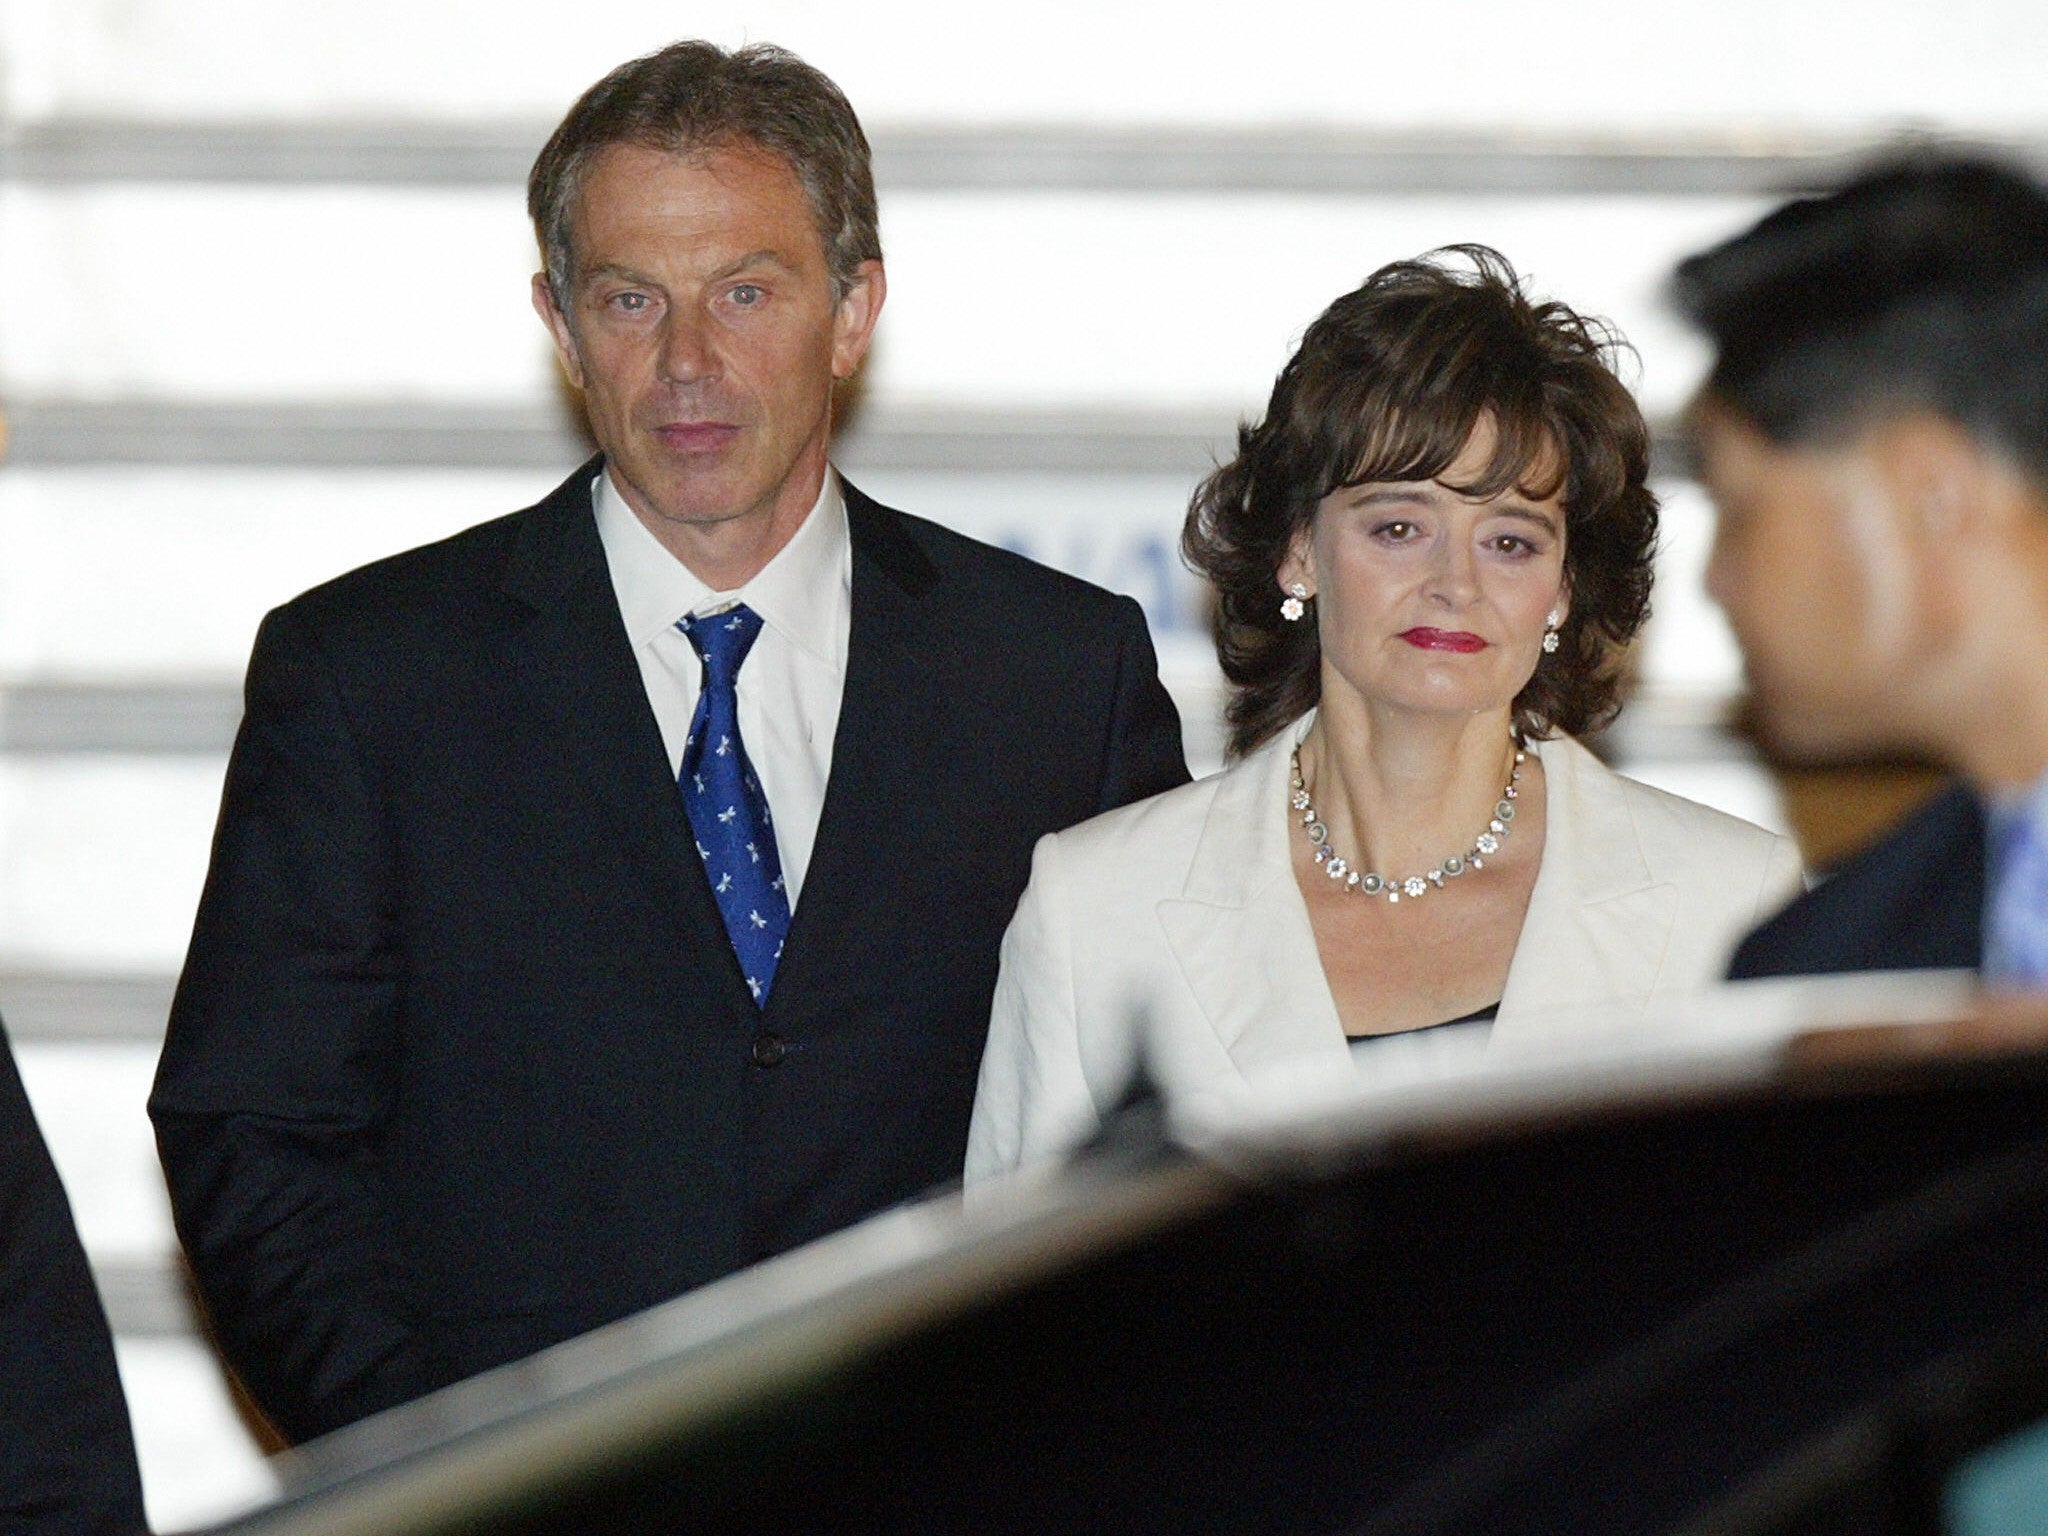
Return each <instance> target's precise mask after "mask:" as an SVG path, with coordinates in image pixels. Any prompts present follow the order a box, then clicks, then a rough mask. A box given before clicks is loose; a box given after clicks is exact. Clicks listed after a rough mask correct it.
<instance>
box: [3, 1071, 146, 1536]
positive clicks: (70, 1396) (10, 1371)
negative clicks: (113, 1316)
mask: <svg viewBox="0 0 2048 1536" xmlns="http://www.w3.org/2000/svg"><path fill="white" fill-rule="evenodd" d="M142 1528H143V1520H142V1481H141V1478H140V1476H139V1474H138V1473H137V1472H136V1469H135V1442H134V1440H133V1439H132V1438H131V1436H130V1434H129V1429H128V1404H127V1401H126V1399H125V1398H123V1397H122V1395H121V1380H120V1378H119V1377H118V1376H116V1375H115V1374H114V1345H113V1340H112V1339H110V1338H109V1337H108V1336H107V1318H106V1314H105V1313H104V1312H103V1311H101V1310H100V1297H99V1292H98V1291H96V1290H94V1289H93V1283H92V1275H91V1273H90V1272H89V1271H88V1270H87V1269H86V1267H85V1250H84V1249H83V1248H81V1247H79V1245H78V1232H77V1230H76V1229H75V1228H74V1227H73V1226H72V1225H71V1206H70V1204H69V1202H67V1201H66V1200H65V1198H64V1186H63V1185H62V1184H60V1183H59V1182H58V1181H57V1170H56V1168H55V1167H54V1166H53V1165H52V1164H51V1162H50V1153H49V1149H48V1148H47V1147H45V1146H44V1145H43V1138H42V1134H41V1133H40V1132H39V1131H38V1130H37V1129H36V1122H35V1116H34V1114H32V1113H31V1112H30V1110H29V1104H28V1096H27V1095H26V1094H25V1093H23V1092H22V1087H21V1075H20V1074H19V1073H18V1072H17V1071H16V1070H15V1067H14V1055H13V1053H12V1052H11V1051H10V1050H9V1049H8V1047H7V1039H6V1036H5V1035H0V1532H8V1533H12V1532H20V1533H23V1536H27V1533H29V1532H34V1533H36V1536H88V1533H90V1536H114V1533H120V1536H132V1533H134V1532H137V1531H140V1530H141V1529H142Z"/></svg>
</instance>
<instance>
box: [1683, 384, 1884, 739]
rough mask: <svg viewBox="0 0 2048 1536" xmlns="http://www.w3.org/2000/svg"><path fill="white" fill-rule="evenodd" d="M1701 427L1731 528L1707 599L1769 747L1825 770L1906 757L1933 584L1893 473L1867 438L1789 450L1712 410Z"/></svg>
mask: <svg viewBox="0 0 2048 1536" xmlns="http://www.w3.org/2000/svg"><path fill="white" fill-rule="evenodd" d="M1693 420H1694V426H1695V431H1696V436H1697V440H1698V444H1699V448H1700V456H1701V468H1702V473H1703V476H1704V479H1705V481H1706V486H1707V490H1708V493H1709V494H1710V495H1711V496H1712V497H1713V499H1714V503H1715V506H1716V507H1717V509H1718V510H1719V514H1720V516H1719V519H1718V521H1717V523H1716V525H1715V533H1714V553H1713V558H1712V561H1711V562H1710V564H1709V565H1708V568H1707V589H1708V591H1709V592H1710V593H1711V594H1712V595H1713V597H1714V600H1715V601H1716V602H1718V603H1719V604H1720V605H1721V607H1722V608H1723V609H1725V610H1726V611H1727V614H1728V619H1729V622H1730V623H1731V624H1732V625H1733V626H1734V629H1735V635H1736V638H1737V639H1738V640H1739V641H1740V642H1741V644H1742V653H1743V659H1744V664H1745V669H1746V671H1747V673H1748V678H1749V687H1750V693H1751V698H1752V700H1753V702H1754V704H1755V707H1756V709H1757V712H1758V716H1759V721H1760V723H1761V724H1762V726H1763V727H1764V729H1765V731H1766V733H1767V734H1768V735H1769V737H1770V738H1771V740H1772V741H1773V742H1774V743H1775V744H1776V745H1778V746H1780V747H1782V748H1783V749H1785V750H1787V751H1790V752H1792V753H1794V754H1795V755H1799V756H1806V757H1817V758H1827V757H1835V756H1842V755H1846V754H1850V753H1854V752H1858V751H1869V750H1875V749H1885V748H1893V747H1899V746H1904V745H1909V744H1910V736H1911V734H1912V733H1911V730H1910V726H1909V718H1910V714H1909V711H1910V703H1911V698H1910V693H1911V684H1912V681H1913V679H1914V677H1915V671H1916V666H1917V665H1918V664H1919V662H1920V661H1921V660H1923V659H1924V658H1921V657H1919V656H1918V655H1917V652H1918V650H1919V645H1918V636H1919V633H1920V630H1921V628H1922V618H1923V611H1922V610H1923V605H1922V595H1921V589H1922V573H1921V572H1920V571H1919V569H1918V560H1919V551H1918V550H1916V548H1915V540H1914V538H1913V536H1912V533H1913V530H1912V529H1911V527H1910V526H1909V525H1908V522H1907V519H1906V514H1905V509H1904V507H1903V506H1902V504H1901V498H1900V497H1899V496H1898V495H1897V494H1896V487H1895V486H1894V484H1893V482H1892V477H1891V475H1890V473H1889V471H1888V467H1887V465H1886V463H1885V461H1884V460H1883V459H1882V457H1881V456H1880V455H1879V454H1877V453H1876V452H1874V451H1873V449H1872V447H1871V444H1870V440H1869V439H1868V438H1865V439H1862V440H1858V441H1852V442H1849V443H1845V444H1842V445H1839V446H1837V445H1833V444H1830V445H1828V446H1826V447H1824V448H1820V447H1816V448H1808V447H1782V446H1780V445H1778V444H1775V443H1773V442H1771V441H1770V440H1769V439H1767V438H1765V437H1764V436H1763V434H1762V433H1760V432H1758V431H1757V430H1756V429H1755V428H1754V427H1752V426H1750V425H1749V424H1748V423H1747V422H1746V421H1745V420H1743V419H1742V418H1741V417H1740V416H1738V415H1737V414H1735V413H1734V412H1732V411H1730V410H1729V409H1727V408H1726V407H1724V406H1721V405H1718V404H1716V403H1714V402H1712V401H1708V402H1705V403H1703V404H1701V405H1699V406H1697V407H1696V408H1695V410H1694V414H1693Z"/></svg>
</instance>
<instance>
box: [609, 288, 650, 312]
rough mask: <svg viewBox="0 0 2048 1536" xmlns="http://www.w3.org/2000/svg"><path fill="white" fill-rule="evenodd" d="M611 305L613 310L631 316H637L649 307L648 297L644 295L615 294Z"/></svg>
mask: <svg viewBox="0 0 2048 1536" xmlns="http://www.w3.org/2000/svg"><path fill="white" fill-rule="evenodd" d="M610 303H611V306H612V308H613V309H617V310H623V311H624V312H625V313H626V314H629V315H637V314H639V313H640V311H641V310H643V309H645V308H646V307H647V295H646V294H644V293H615V294H613V295H612V296H611V300H610Z"/></svg>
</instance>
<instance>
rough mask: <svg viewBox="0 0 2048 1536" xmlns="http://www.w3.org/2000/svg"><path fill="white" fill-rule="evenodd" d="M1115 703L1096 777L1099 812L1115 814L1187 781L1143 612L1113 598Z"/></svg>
mask: <svg viewBox="0 0 2048 1536" xmlns="http://www.w3.org/2000/svg"><path fill="white" fill-rule="evenodd" d="M1118 625H1119V634H1118V637H1117V648H1116V667H1117V672H1116V705H1115V711H1114V715H1113V717H1112V719H1111V722H1110V732H1109V740H1108V745H1107V748H1106V755H1105V760H1104V762H1103V771H1102V777H1101V781H1100V782H1101V791H1100V799H1099V802H1098V804H1097V805H1096V809H1097V810H1098V811H1109V810H1114V809H1116V807H1118V806H1120V805H1128V804H1130V802H1131V801H1133V800H1142V799H1144V798H1145V797H1146V796H1147V795H1156V794H1158V793H1160V792H1161V791H1162V790H1168V789H1173V788H1176V787H1177V786H1179V785H1182V784H1185V783H1187V781H1188V765H1187V758H1186V756H1185V754H1184V753H1183V751H1182V749H1181V738H1180V712H1179V711H1178V710H1176V709H1175V708H1174V707H1173V699H1172V697H1171V696H1170V695H1169V694H1168V693H1167V691H1166V687H1165V685H1164V684H1163V683H1161V682H1160V681H1159V658H1158V656H1157V655H1156V654H1155V653H1154V652H1153V649H1152V634H1151V631H1150V630H1148V629H1147V628H1146V627H1145V611H1144V609H1142V608H1140V607H1139V606H1138V605H1137V603H1136V602H1135V601H1134V600H1132V599H1131V598H1128V597H1126V598H1121V599H1119V600H1118Z"/></svg>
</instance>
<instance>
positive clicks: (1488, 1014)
mask: <svg viewBox="0 0 2048 1536" xmlns="http://www.w3.org/2000/svg"><path fill="white" fill-rule="evenodd" d="M1499 1016H1500V1004H1499V1003H1497V1002H1496V1003H1488V1004H1487V1005H1486V1006H1485V1007H1484V1008H1477V1009H1474V1010H1473V1011H1472V1012H1471V1013H1468V1014H1466V1015H1465V1016H1464V1017H1463V1018H1458V1019H1444V1020H1442V1021H1441V1022H1439V1023H1435V1024H1418V1025H1416V1026H1415V1028H1413V1029H1390V1030H1387V1031H1386V1032H1385V1033H1383V1034H1377V1035H1346V1036H1345V1037H1344V1038H1345V1039H1346V1040H1348V1041H1350V1042H1351V1043H1352V1044H1353V1045H1360V1044H1363V1043H1364V1042H1366V1041H1368V1040H1391V1039H1393V1037H1394V1036H1396V1035H1424V1034H1427V1033H1429V1031H1431V1030H1432V1029H1455V1028H1456V1027H1457V1026H1458V1025H1460V1024H1491V1023H1492V1022H1493V1021H1494V1020H1495V1019H1496V1018H1498V1017H1499Z"/></svg>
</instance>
